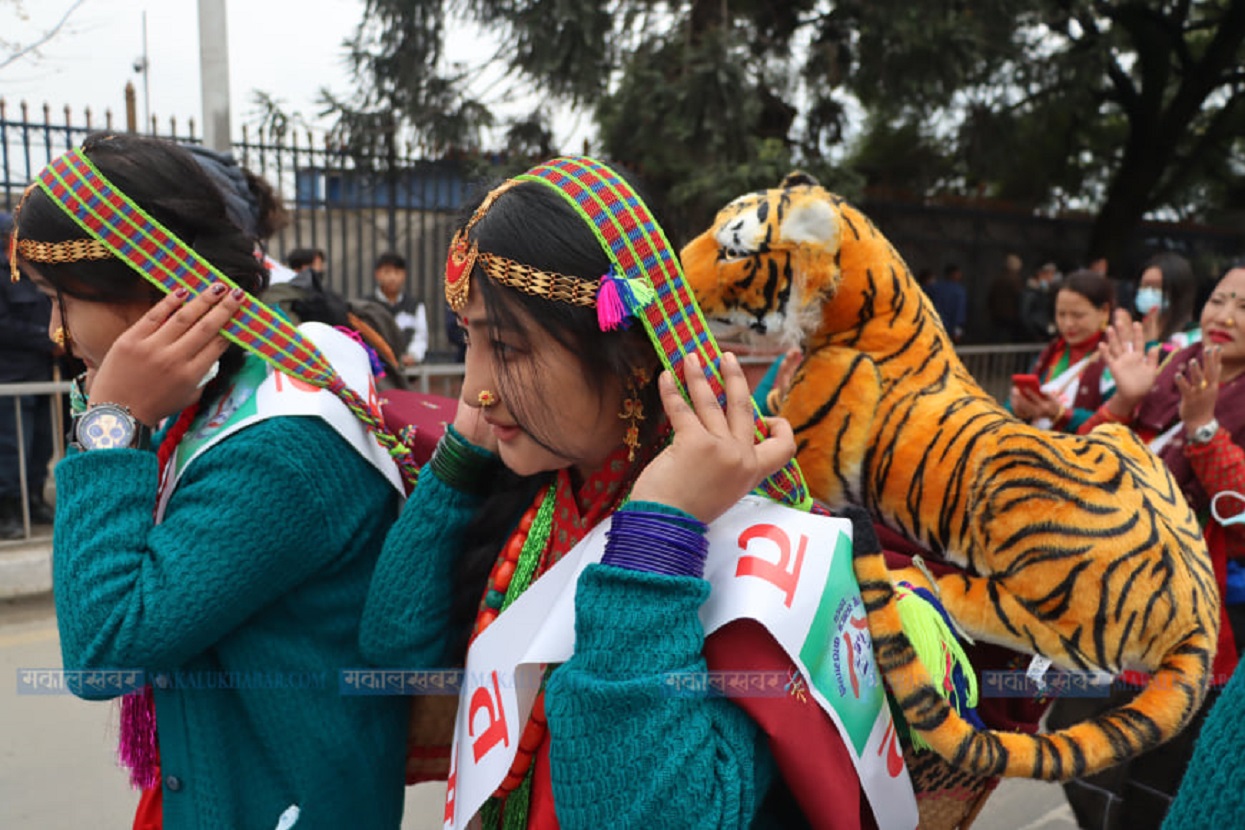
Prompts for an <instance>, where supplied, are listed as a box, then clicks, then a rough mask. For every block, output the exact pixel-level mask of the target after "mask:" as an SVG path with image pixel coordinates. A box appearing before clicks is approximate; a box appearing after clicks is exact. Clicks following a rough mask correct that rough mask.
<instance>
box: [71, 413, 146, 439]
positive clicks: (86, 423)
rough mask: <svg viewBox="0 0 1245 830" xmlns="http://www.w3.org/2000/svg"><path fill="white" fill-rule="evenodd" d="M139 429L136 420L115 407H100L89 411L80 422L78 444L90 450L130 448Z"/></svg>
mask: <svg viewBox="0 0 1245 830" xmlns="http://www.w3.org/2000/svg"><path fill="white" fill-rule="evenodd" d="M136 429H137V427H136V426H135V423H134V419H133V418H132V417H130V416H129V415H128V414H126V412H125V411H124V410H122V409H120V408H118V407H115V406H98V407H95V408H94V409H89V410H87V412H86V414H85V415H83V416H82V417H81V418H80V419H79V420H78V429H77V438H78V443H79V444H81V445H82V446H83V447H85V448H86V449H88V450H109V449H115V448H117V447H129V446H131V445H132V444H133V442H134V433H135V431H136Z"/></svg>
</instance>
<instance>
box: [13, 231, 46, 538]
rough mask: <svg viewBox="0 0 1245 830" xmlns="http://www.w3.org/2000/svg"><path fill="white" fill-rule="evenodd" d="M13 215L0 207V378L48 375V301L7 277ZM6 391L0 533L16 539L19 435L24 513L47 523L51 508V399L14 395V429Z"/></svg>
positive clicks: (19, 490) (42, 377)
mask: <svg viewBox="0 0 1245 830" xmlns="http://www.w3.org/2000/svg"><path fill="white" fill-rule="evenodd" d="M12 230H13V217H12V216H10V215H9V214H7V213H3V212H0V258H2V259H3V279H0V383H22V382H25V381H47V380H51V379H52V361H53V358H54V353H55V351H56V350H57V346H56V344H55V343H53V342H52V340H51V339H49V337H48V321H49V320H50V319H51V316H52V303H51V301H50V300H48V298H47V297H45V296H43V294H42V293H41V292H40V291H39V289H38V288H36V287H35V286H34V284H33V283H32V282H31V281H30V280H29V279H27V278H26V277H24V276H23V277H22V278H21V279H20V280H18V281H17V282H13V281H11V280H10V279H9V258H8V252H9V234H10V232H11V231H12ZM14 400H15V399H14V398H11V397H5V398H0V539H17V538H20V537H21V536H22V535H24V531H23V528H22V485H21V474H20V467H19V465H18V446H19V443H18V442H19V439H20V441H21V446H22V447H23V448H24V451H25V455H26V492H27V493H28V494H29V495H30V518H31V521H33V522H35V523H36V524H51V522H52V515H53V511H52V508H51V507H50V506H48V504H47V502H45V501H44V499H43V485H44V483H45V482H46V481H47V474H48V462H49V461H51V459H52V405H51V398H50V397H49V396H47V395H23V396H22V397H20V398H17V399H16V400H18V401H19V402H20V403H19V404H18V405H19V406H20V408H21V414H22V434H21V435H20V436H19V435H18V433H17V414H16V411H15V408H14V404H13V401H14Z"/></svg>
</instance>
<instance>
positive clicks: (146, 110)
mask: <svg viewBox="0 0 1245 830" xmlns="http://www.w3.org/2000/svg"><path fill="white" fill-rule="evenodd" d="M150 81H151V62H150V61H149V60H147V10H146V9H143V129H144V130H146V129H150V128H151V83H150Z"/></svg>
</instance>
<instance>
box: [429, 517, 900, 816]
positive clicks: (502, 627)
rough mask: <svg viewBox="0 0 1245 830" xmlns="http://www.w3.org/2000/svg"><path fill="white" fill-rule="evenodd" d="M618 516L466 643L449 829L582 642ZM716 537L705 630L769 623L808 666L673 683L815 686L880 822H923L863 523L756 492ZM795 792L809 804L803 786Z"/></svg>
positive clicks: (787, 690)
mask: <svg viewBox="0 0 1245 830" xmlns="http://www.w3.org/2000/svg"><path fill="white" fill-rule="evenodd" d="M609 525H610V521H609V520H608V519H607V520H606V521H605V522H602V523H601V524H600V525H598V526H597V527H596V528H594V529H593V530H592V531H591V532H590V533H589V534H588V535H587V536H586V537H584V539H583V540H582V541H581V542H580V543H579V544H578V545H576V546H575V547H574V548H573V549H572V550H571V551H570V552H569V553H568V554H567V555H566V556H565V557H563V559H562V560H561V561H559V562H558V563H557V564H556V565H554V566H553V567H552V568H550V569H549V571H548V572H547V573H546V574H545V575H544V576H542V577H541V578H540V579H539V580H537V581H536V582H535V583H534V584H533V585H532V586H531V587H530V588H529V589H528V590H527V591H526V592H524V593H523V595H522V596H520V597H519V598H518V599H517V600H516V601H515V602H514V604H513V605H511V606H510V607H509V608H507V609H506V610H505V611H504V612H503V613H502V615H501V616H500V617H499V618H498V620H497V621H496V622H495V623H494V624H493V625H491V626H489V627H488V628H486V629H485V630H484V631H483V632H482V633H481V634H480V636H479V637H477V638H476V640H475V642H474V643H473V644H472V646H471V649H470V650H469V651H468V653H467V665H466V670H465V673H464V678H463V685H462V689H461V692H460V694H459V706H458V716H457V721H456V724H455V733H454V749H453V753H452V756H451V768H450V775H449V779H448V782H447V789H446V801H445V813H444V826H445V827H446V828H447V829H448V830H458V828H462V827H465V826H467V824H468V822H469V821H470V820H471V818H472V816H474V815H475V813H476V811H477V810H479V808H480V806H481V805H482V804H484V802H485V800H486V799H488V797H489V796H490V795H492V793H493V792H494V791H495V790H496V789H497V786H498V785H499V784H500V783H501V781H502V779H503V778H504V777H505V775H506V773H507V771H508V770H509V768H510V765H511V763H512V761H513V760H514V756H515V754H516V750H517V748H518V738H519V736H520V735H521V734H522V731H523V725H524V724H525V723H526V722H527V718H528V714H529V712H530V711H531V707H532V702H533V700H534V699H535V696H536V692H537V690H538V688H539V686H540V678H541V672H542V670H543V667H544V666H545V665H547V664H557V663H562V662H565V661H566V660H567V659H568V658H569V657H570V656H571V654H572V652H573V651H574V630H575V628H574V616H575V588H576V585H577V583H578V581H579V575H580V573H581V572H582V571H583V569H584V568H586V567H587V566H588V565H590V564H592V563H594V562H597V561H599V560H600V558H601V556H602V554H603V553H604V550H605V539H606V533H607V532H608V530H609ZM708 539H709V555H708V559H707V562H706V566H705V578H706V579H708V580H709V582H710V583H711V584H712V586H713V590H712V592H711V593H710V598H709V600H708V601H707V602H706V603H705V604H704V605H703V606H702V607H701V609H700V618H701V622H702V624H703V625H704V628H705V632H706V634H709V635H711V634H713V633H714V632H716V631H719V630H720V629H723V628H724V627H726V626H727V625H728V624H730V623H733V622H738V621H753V622H755V623H758V624H759V625H760V626H762V627H763V628H764V630H765V631H766V632H768V637H769V638H772V640H773V641H776V642H777V644H778V645H779V646H780V647H781V649H782V651H783V652H785V655H786V657H787V658H789V660H790V662H791V663H792V664H794V666H795V668H796V671H794V672H792V674H791V676H790V677H786V678H779V677H776V676H775V674H776V673H775V672H773V671H769V672H746V671H732V672H724V673H717V672H710V673H709V674H707V675H703V676H698V675H693V674H672V675H669V676H667V677H666V678H664V679H663V684H664V685H665V687H666V688H667V689H668V690H669V693H670V694H672V695H686V694H720V695H726V696H729V697H739V698H745V699H751V702H752V703H754V704H756V705H757V706H762V708H763V704H762V702H761V701H760V700H759V699H760V698H764V697H787V696H800V695H807V696H808V697H810V698H811V699H812V700H813V701H815V703H816V705H817V706H818V707H819V708H820V710H821V712H823V713H824V715H825V716H826V717H828V718H829V720H830V721H831V722H832V723H833V726H834V730H835V731H837V733H838V738H839V739H840V740H841V742H842V744H843V746H844V747H845V748H846V750H847V753H848V755H850V758H851V762H852V764H853V766H854V767H855V770H856V773H857V776H858V777H859V780H860V785H861V787H862V788H863V789H864V792H865V794H866V797H867V798H868V801H869V805H870V807H871V808H872V810H873V814H874V816H875V817H876V819H877V822H878V825H879V826H880V827H886V828H914V827H916V826H917V808H916V799H915V796H914V795H913V790H912V784H911V781H910V780H909V778H908V773H907V769H906V767H905V766H904V765H903V761H902V755H901V749H900V746H899V742H898V738H897V736H896V734H895V725H894V723H893V722H892V720H891V714H890V709H889V707H888V706H887V703H886V695H885V691H884V690H883V687H882V683H881V681H880V678H879V674H878V670H877V666H876V664H875V662H874V658H873V647H872V641H871V639H870V636H869V629H868V626H867V624H866V620H865V613H864V605H863V602H862V600H861V597H860V591H859V589H858V588H857V586H856V580H855V576H854V574H853V572H852V557H851V523H850V522H848V521H846V520H843V519H834V518H830V517H826V516H818V515H813V514H810V513H805V512H802V511H798V510H793V509H791V508H788V507H783V506H781V505H778V504H775V503H773V502H771V501H768V500H766V499H761V498H756V497H748V498H745V499H744V500H742V501H741V502H740V503H739V504H737V505H736V506H735V507H733V508H732V509H731V510H730V511H728V512H727V513H726V514H725V515H723V516H722V517H721V518H719V519H718V520H717V521H715V522H714V523H713V524H712V525H710V527H709V535H708ZM744 708H745V709H748V710H749V713H750V714H753V712H752V708H753V707H750V706H744ZM754 719H756V716H755V715H754ZM821 720H824V718H822V719H821ZM758 722H759V723H761V721H760V719H758ZM761 725H762V726H763V727H765V724H764V723H761ZM768 731H769V730H768V729H767V732H768ZM778 755H779V753H778V752H777V750H776V757H778ZM778 760H779V765H780V768H784V778H787V779H788V782H789V783H791V782H790V780H789V776H787V775H786V770H785V767H784V764H783V758H781V757H778ZM852 786H853V788H854V786H855V783H854V782H852ZM792 791H793V794H795V795H796V796H797V799H799V800H800V801H801V803H802V805H804V803H805V802H806V801H807V799H804V798H801V793H800V792H798V791H797V787H796V786H793V787H792ZM810 818H811V819H812V820H814V821H816V818H817V817H816V816H810Z"/></svg>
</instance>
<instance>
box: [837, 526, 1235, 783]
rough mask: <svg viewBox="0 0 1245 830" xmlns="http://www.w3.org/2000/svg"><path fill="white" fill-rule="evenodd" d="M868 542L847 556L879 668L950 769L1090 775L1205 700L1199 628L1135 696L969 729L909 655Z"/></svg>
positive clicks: (1206, 642) (1159, 737)
mask: <svg viewBox="0 0 1245 830" xmlns="http://www.w3.org/2000/svg"><path fill="white" fill-rule="evenodd" d="M857 535H858V536H859V535H860V534H857ZM868 535H871V534H868ZM874 541H875V544H874V545H872V546H871V545H869V544H868V540H867V538H865V539H859V538H856V539H854V540H853V548H854V553H853V556H854V564H855V571H856V579H857V581H858V582H859V584H860V593H861V596H862V598H863V599H864V604H865V611H866V613H867V615H868V620H869V630H870V633H871V635H872V637H873V650H874V655H875V657H876V659H877V662H878V669H879V671H880V672H881V673H882V675H883V676H884V677H885V678H886V681H887V684H888V685H889V687H890V690H891V694H892V695H893V697H894V699H895V702H896V703H897V704H898V705H899V707H900V708H901V709H902V711H903V714H904V718H905V719H906V720H907V722H908V725H909V727H910V728H911V729H913V730H915V731H916V732H918V733H919V734H920V735H921V737H922V738H923V739H924V740H925V741H926V742H927V743H928V744H929V745H930V747H931V748H932V749H933V750H934V751H935V752H937V753H938V754H939V755H940V756H942V757H943V758H945V759H946V760H947V761H948V762H949V763H950V764H951V765H952V766H954V767H957V768H959V769H962V770H964V771H966V772H970V773H972V774H975V775H978V776H982V777H992V776H1005V777H1014V778H1035V779H1040V780H1045V781H1066V780H1068V779H1071V778H1078V777H1082V776H1085V775H1090V774H1093V773H1095V772H1098V771H1099V770H1102V769H1105V768H1107V767H1110V766H1113V765H1115V764H1119V763H1121V762H1123V761H1126V760H1128V759H1130V758H1133V757H1136V756H1137V755H1140V754H1141V753H1143V752H1147V751H1148V750H1151V749H1153V748H1154V747H1156V746H1158V745H1159V744H1162V743H1163V742H1165V741H1167V740H1169V739H1170V738H1172V737H1174V736H1175V735H1176V734H1177V733H1179V732H1180V730H1181V729H1183V728H1184V727H1185V726H1187V725H1188V723H1189V721H1190V720H1192V719H1193V716H1194V715H1195V714H1196V713H1197V711H1198V709H1199V708H1200V707H1201V705H1202V701H1203V700H1204V699H1205V696H1206V686H1207V683H1208V681H1209V678H1210V662H1211V659H1212V657H1213V655H1214V648H1215V639H1214V637H1213V635H1212V634H1208V633H1207V632H1206V631H1205V630H1204V629H1199V630H1196V631H1194V632H1191V633H1190V634H1189V635H1188V636H1187V637H1185V638H1184V639H1183V640H1182V641H1180V643H1179V644H1178V645H1177V646H1176V647H1175V648H1174V649H1173V650H1172V651H1171V653H1169V654H1167V655H1166V656H1165V657H1164V658H1163V660H1162V662H1161V663H1160V665H1159V668H1158V670H1157V671H1156V672H1155V673H1154V675H1153V676H1152V678H1151V680H1150V682H1149V684H1148V685H1147V686H1146V687H1145V688H1144V689H1143V690H1142V691H1141V693H1140V694H1139V695H1138V696H1137V697H1136V698H1134V699H1133V700H1132V701H1130V702H1129V703H1128V704H1126V705H1124V706H1122V707H1120V708H1118V709H1113V710H1111V711H1109V712H1105V713H1103V714H1101V715H1099V716H1097V717H1094V718H1091V719H1090V720H1087V721H1084V722H1082V723H1078V724H1076V725H1074V726H1071V727H1068V728H1067V729H1062V730H1060V731H1058V732H1051V733H1047V734H1042V735H1028V734H1024V733H1020V732H999V731H994V730H986V731H983V730H978V729H975V728H974V727H973V726H972V725H971V724H969V723H967V722H966V721H965V720H964V719H963V718H962V717H960V715H959V713H957V712H956V711H955V709H954V708H952V706H951V705H950V704H949V703H948V702H947V701H946V700H945V699H944V698H943V697H942V695H941V694H939V691H938V688H937V686H935V685H934V683H933V681H932V679H931V678H930V675H929V672H928V671H927V670H926V668H925V666H924V665H922V664H921V661H920V660H918V659H917V657H916V652H915V651H914V650H913V648H912V643H911V642H910V641H909V640H908V637H907V635H906V634H905V633H904V630H903V626H902V624H901V623H900V618H899V611H898V607H897V603H896V594H895V590H894V588H893V587H892V583H891V578H890V572H889V570H888V569H887V567H886V561H885V558H884V556H883V554H882V552H881V549H880V546H878V545H876V538H875V539H874ZM862 542H863V544H862Z"/></svg>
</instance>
